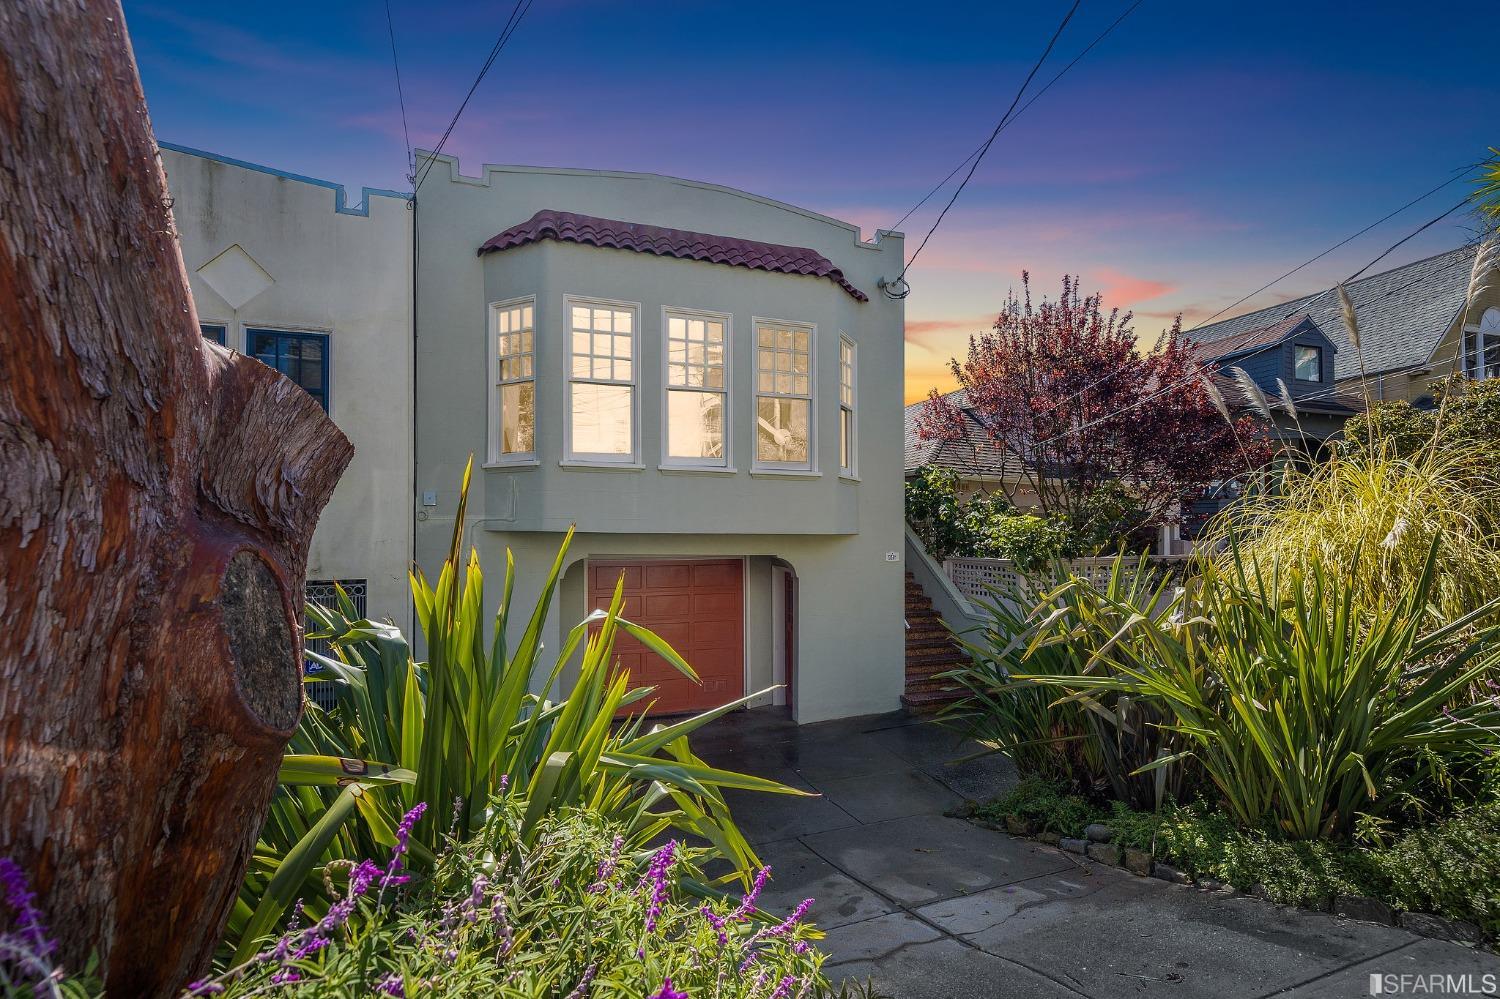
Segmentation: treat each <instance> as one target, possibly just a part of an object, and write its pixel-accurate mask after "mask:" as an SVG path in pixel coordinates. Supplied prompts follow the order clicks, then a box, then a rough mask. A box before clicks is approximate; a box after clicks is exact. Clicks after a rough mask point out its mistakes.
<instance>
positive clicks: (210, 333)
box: [198, 323, 225, 347]
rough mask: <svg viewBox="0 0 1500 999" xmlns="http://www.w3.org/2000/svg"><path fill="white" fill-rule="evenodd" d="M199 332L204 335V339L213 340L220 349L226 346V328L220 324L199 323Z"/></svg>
mask: <svg viewBox="0 0 1500 999" xmlns="http://www.w3.org/2000/svg"><path fill="white" fill-rule="evenodd" d="M198 332H200V333H202V334H203V339H205V340H212V341H213V342H214V343H216V344H218V345H219V346H220V347H223V346H225V344H224V327H223V326H222V325H221V324H219V323H199V324H198Z"/></svg>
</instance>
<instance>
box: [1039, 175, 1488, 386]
mask: <svg viewBox="0 0 1500 999" xmlns="http://www.w3.org/2000/svg"><path fill="white" fill-rule="evenodd" d="M1492 159H1493V158H1492ZM1486 162H1489V161H1486V160H1480V161H1479V162H1477V163H1470V164H1468V165H1467V166H1462V167H1459V168H1458V169H1457V170H1455V171H1454V172H1453V176H1451V177H1449V178H1448V179H1447V180H1445V181H1443V182H1442V183H1441V184H1439V185H1438V186H1437V187H1434V188H1432V189H1431V190H1430V191H1427V192H1426V193H1425V194H1421V195H1418V196H1417V197H1415V198H1413V199H1412V200H1410V201H1408V202H1407V203H1406V204H1404V205H1402V206H1401V207H1400V208H1398V209H1396V210H1395V211H1393V212H1391V213H1390V214H1388V215H1385V216H1384V217H1382V218H1381V219H1380V220H1379V221H1376V222H1372V223H1371V224H1370V225H1367V226H1365V227H1364V228H1363V229H1361V230H1360V231H1359V232H1356V233H1355V234H1354V235H1352V236H1350V237H1348V238H1347V239H1344V240H1342V241H1341V242H1338V243H1335V244H1334V245H1333V246H1330V247H1329V248H1328V249H1326V250H1324V251H1323V252H1322V253H1319V254H1318V255H1317V256H1314V257H1310V258H1309V259H1307V260H1304V261H1303V262H1302V263H1300V264H1298V265H1297V266H1296V267H1293V268H1292V269H1291V270H1289V271H1287V272H1286V273H1285V274H1282V275H1281V276H1280V277H1278V278H1276V279H1275V280H1273V281H1270V282H1267V283H1266V284H1263V285H1261V286H1260V287H1259V288H1257V289H1255V290H1254V291H1252V292H1251V293H1250V294H1248V295H1246V296H1244V297H1243V298H1241V299H1239V301H1237V302H1234V303H1232V304H1230V305H1227V306H1225V307H1224V308H1222V309H1220V310H1219V311H1218V312H1215V313H1214V314H1213V315H1211V316H1209V317H1208V318H1207V319H1205V320H1203V321H1202V322H1199V323H1197V324H1196V325H1194V326H1192V327H1190V328H1189V329H1186V330H1184V331H1183V332H1184V333H1192V332H1193V331H1194V330H1200V329H1202V328H1203V327H1205V326H1207V325H1208V324H1209V323H1211V322H1213V321H1214V320H1215V319H1217V318H1219V317H1220V316H1222V315H1223V314H1224V313H1226V312H1228V311H1229V310H1230V309H1233V308H1234V307H1235V306H1237V305H1242V304H1243V303H1245V302H1248V301H1249V300H1250V299H1252V298H1254V297H1255V296H1256V295H1259V294H1260V293H1261V292H1263V291H1266V290H1267V289H1269V288H1272V287H1274V286H1275V285H1277V284H1280V283H1281V282H1282V281H1284V280H1285V279H1286V278H1289V277H1291V276H1292V275H1293V274H1296V273H1297V272H1298V271H1300V270H1302V269H1303V268H1304V267H1306V266H1308V265H1309V264H1312V263H1316V262H1317V261H1319V260H1322V259H1323V258H1324V257H1326V256H1328V254H1330V253H1332V252H1334V251H1335V250H1338V249H1341V248H1343V247H1345V246H1347V245H1348V244H1349V243H1351V242H1353V241H1354V240H1356V239H1358V238H1359V237H1360V236H1363V235H1364V234H1365V233H1367V232H1369V231H1370V230H1372V229H1375V228H1377V227H1378V226H1381V225H1383V224H1384V223H1386V222H1389V221H1390V220H1391V219H1393V218H1395V217H1396V216H1397V215H1400V214H1401V213H1402V212H1404V211H1406V210H1407V209H1408V208H1410V207H1412V206H1413V205H1415V204H1417V203H1418V202H1421V201H1424V200H1426V199H1427V198H1429V197H1431V196H1432V195H1434V194H1436V193H1437V192H1438V191H1441V190H1442V189H1443V188H1445V187H1447V186H1448V185H1449V184H1452V183H1454V182H1456V181H1459V180H1462V179H1463V178H1464V176H1465V175H1466V174H1468V173H1469V172H1470V171H1471V170H1473V169H1475V168H1476V167H1480V166H1484V165H1485V163H1486ZM1456 207H1457V206H1455V208H1450V209H1448V211H1446V212H1444V213H1443V214H1442V215H1439V216H1438V217H1437V218H1435V219H1433V220H1432V221H1430V222H1428V223H1426V224H1425V225H1423V226H1422V227H1421V228H1420V229H1418V230H1416V232H1413V233H1411V234H1410V235H1408V236H1407V237H1406V238H1405V239H1403V240H1401V242H1400V243H1397V244H1396V245H1395V246H1392V247H1390V248H1389V249H1387V250H1386V251H1385V252H1384V253H1382V254H1381V255H1380V256H1379V257H1376V258H1375V259H1374V260H1372V261H1370V263H1368V264H1366V265H1365V266H1364V267H1363V268H1362V269H1361V270H1360V271H1359V273H1358V274H1355V275H1354V276H1353V277H1350V278H1349V279H1348V280H1349V281H1353V280H1355V279H1356V278H1358V277H1359V275H1360V274H1363V273H1364V272H1365V271H1367V270H1369V269H1370V268H1371V267H1373V266H1374V265H1375V264H1377V263H1379V262H1380V261H1381V260H1383V259H1384V258H1385V257H1387V256H1389V255H1390V254H1391V252H1392V251H1394V250H1396V249H1397V248H1398V247H1400V246H1401V245H1402V243H1405V242H1406V241H1407V240H1409V239H1411V238H1412V237H1414V236H1416V235H1417V234H1418V233H1420V232H1422V231H1423V230H1425V229H1427V228H1429V227H1431V226H1433V225H1436V224H1437V223H1438V222H1440V221H1442V220H1443V219H1444V218H1446V217H1447V216H1448V215H1451V214H1452V213H1453V212H1454V211H1455V210H1456ZM1328 290H1330V289H1325V290H1324V291H1323V292H1320V293H1319V296H1318V297H1321V295H1322V294H1326V293H1327V291H1328ZM1314 300H1316V299H1314ZM1309 304H1311V303H1309ZM1266 349H1269V348H1268V347H1261V348H1259V349H1257V350H1254V351H1251V352H1250V353H1248V354H1244V355H1242V356H1244V357H1250V356H1252V355H1254V354H1256V353H1259V352H1260V351H1261V350H1266ZM1124 370H1125V368H1124V367H1123V366H1122V367H1118V368H1115V369H1114V370H1113V371H1110V372H1108V373H1107V374H1105V375H1104V376H1103V377H1101V378H1099V379H1097V380H1095V381H1092V382H1090V383H1089V384H1087V385H1085V386H1084V387H1083V388H1081V389H1079V390H1078V391H1077V392H1074V393H1073V394H1072V395H1070V396H1068V397H1067V398H1066V399H1059V400H1058V401H1057V402H1055V403H1053V404H1052V405H1051V406H1048V407H1047V409H1046V410H1044V411H1043V413H1042V414H1041V415H1045V414H1046V413H1050V412H1052V411H1053V410H1054V409H1057V408H1058V407H1060V406H1064V405H1067V404H1068V403H1070V402H1072V401H1073V400H1074V399H1077V398H1079V397H1081V396H1083V395H1084V394H1085V393H1087V392H1092V391H1093V390H1094V389H1096V388H1098V387H1099V386H1100V385H1103V384H1104V383H1105V382H1107V381H1109V380H1110V379H1111V378H1113V377H1115V376H1116V375H1118V374H1119V373H1120V372H1122V371H1124Z"/></svg>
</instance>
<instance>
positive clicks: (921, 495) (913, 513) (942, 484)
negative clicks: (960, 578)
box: [906, 467, 973, 562]
mask: <svg viewBox="0 0 1500 999" xmlns="http://www.w3.org/2000/svg"><path fill="white" fill-rule="evenodd" d="M906 522H907V523H908V524H910V525H911V529H912V530H913V531H914V532H915V533H916V535H917V537H918V538H919V539H921V542H922V547H923V548H925V549H926V550H927V554H929V555H931V556H932V557H933V558H934V559H936V560H937V561H939V562H941V561H942V560H943V559H946V558H952V557H953V556H954V555H959V554H966V553H967V552H968V551H969V550H971V548H972V545H973V541H972V538H971V537H970V535H969V530H968V525H967V523H966V521H965V518H964V504H963V502H962V501H961V500H960V499H959V498H958V476H957V475H955V474H954V473H953V472H952V471H950V470H948V469H946V468H933V467H928V468H923V469H920V470H918V472H917V473H916V474H915V475H913V476H912V477H911V478H909V479H907V480H906Z"/></svg>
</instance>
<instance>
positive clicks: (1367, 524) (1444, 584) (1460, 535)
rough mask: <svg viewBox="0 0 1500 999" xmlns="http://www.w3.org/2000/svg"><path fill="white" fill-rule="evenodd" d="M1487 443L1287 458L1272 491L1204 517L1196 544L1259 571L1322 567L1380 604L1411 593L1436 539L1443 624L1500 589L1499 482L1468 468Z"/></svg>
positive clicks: (1283, 574) (1283, 573)
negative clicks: (1206, 527)
mask: <svg viewBox="0 0 1500 999" xmlns="http://www.w3.org/2000/svg"><path fill="white" fill-rule="evenodd" d="M1484 446H1486V445H1483V444H1477V445H1464V444H1459V443H1457V442H1455V443H1453V444H1451V445H1448V444H1445V445H1444V446H1443V447H1441V448H1438V447H1427V448H1422V449H1421V450H1420V451H1419V452H1418V453H1417V454H1415V455H1413V456H1412V457H1410V458H1402V457H1398V456H1396V455H1395V453H1394V452H1393V451H1392V450H1391V449H1389V448H1381V447H1377V448H1376V449H1375V450H1374V451H1373V452H1356V453H1351V454H1341V455H1337V456H1335V457H1333V458H1331V459H1329V460H1328V461H1325V462H1320V463H1316V464H1314V465H1312V466H1311V467H1299V466H1297V465H1288V466H1283V467H1282V468H1280V469H1278V470H1277V475H1278V481H1277V483H1276V484H1275V488H1272V489H1269V490H1263V491H1252V492H1251V493H1249V494H1247V495H1246V496H1245V497H1244V498H1243V499H1242V500H1241V501H1240V502H1239V503H1238V504H1236V505H1235V506H1233V507H1232V508H1230V509H1229V510H1226V511H1225V512H1224V515H1223V516H1221V517H1220V518H1218V519H1217V520H1216V521H1215V522H1214V523H1213V524H1212V525H1211V528H1210V531H1211V536H1210V539H1209V544H1207V545H1205V546H1204V547H1203V549H1202V550H1203V551H1205V552H1210V553H1214V552H1217V553H1220V554H1210V555H1208V556H1207V557H1209V558H1212V559H1216V560H1218V561H1220V562H1221V563H1222V562H1223V561H1224V560H1225V559H1227V558H1228V557H1229V556H1228V555H1225V554H1223V553H1224V552H1227V551H1228V550H1230V548H1231V547H1237V548H1238V550H1239V556H1240V558H1241V559H1242V560H1243V561H1244V563H1245V564H1246V565H1247V566H1249V567H1250V568H1252V569H1258V570H1260V571H1261V572H1262V573H1264V575H1265V576H1266V577H1267V578H1271V577H1272V576H1273V575H1275V576H1278V577H1279V578H1282V579H1288V578H1291V576H1292V573H1293V571H1295V572H1297V573H1304V574H1305V573H1308V572H1311V571H1312V569H1313V567H1314V566H1315V565H1316V566H1322V567H1323V569H1324V570H1326V571H1329V572H1332V573H1336V574H1338V575H1339V576H1340V577H1342V578H1348V579H1351V580H1353V581H1354V582H1355V583H1356V592H1357V593H1358V594H1359V595H1360V599H1361V600H1362V601H1363V603H1364V604H1365V606H1367V607H1376V606H1385V605H1389V604H1390V603H1391V602H1392V601H1394V600H1397V599H1399V598H1400V596H1401V594H1403V593H1404V592H1406V591H1407V589H1408V588H1409V587H1410V586H1411V585H1412V584H1413V583H1414V582H1415V580H1416V579H1417V578H1418V577H1419V576H1420V575H1421V572H1422V568H1423V564H1424V562H1425V560H1426V558H1427V554H1428V551H1429V549H1430V548H1431V546H1432V542H1433V539H1434V538H1436V537H1439V536H1440V537H1441V538H1442V545H1441V548H1440V549H1439V555H1438V559H1439V561H1438V565H1437V579H1436V581H1435V586H1434V590H1433V597H1434V600H1435V604H1436V609H1437V610H1438V612H1439V613H1440V614H1441V615H1442V616H1443V617H1444V618H1446V619H1450V620H1451V619H1453V618H1455V617H1457V616H1460V615H1462V614H1463V613H1464V612H1465V611H1468V610H1472V609H1473V608H1475V607H1478V606H1479V605H1481V604H1482V603H1484V602H1485V601H1486V600H1489V599H1491V598H1493V597H1494V596H1496V595H1497V594H1500V531H1497V511H1500V483H1497V482H1496V481H1495V480H1494V479H1492V478H1490V477H1488V476H1487V475H1486V474H1485V473H1482V472H1478V471H1476V469H1480V468H1483V467H1484V466H1485V462H1484V461H1483V460H1482V458H1483V456H1482V455H1480V454H1478V453H1477V450H1478V449H1479V448H1482V447H1484ZM1490 446H1492V445H1490ZM1274 569H1279V570H1280V571H1279V573H1277V572H1273V570H1274Z"/></svg>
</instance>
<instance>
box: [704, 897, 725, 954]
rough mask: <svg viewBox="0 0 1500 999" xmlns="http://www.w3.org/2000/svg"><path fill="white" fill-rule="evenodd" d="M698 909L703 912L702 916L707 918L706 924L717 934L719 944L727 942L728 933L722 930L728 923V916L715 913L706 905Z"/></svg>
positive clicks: (722, 944)
mask: <svg viewBox="0 0 1500 999" xmlns="http://www.w3.org/2000/svg"><path fill="white" fill-rule="evenodd" d="M698 911H699V912H701V913H703V918H704V919H706V920H708V925H710V926H712V927H713V928H714V932H715V933H717V934H718V935H719V946H720V947H722V946H724V945H725V944H727V943H729V934H728V933H727V932H725V930H724V927H725V926H727V925H728V924H729V917H727V916H720V915H716V914H715V913H714V910H712V909H710V908H709V907H708V906H706V905H705V906H704V907H703V908H701V909H699V910H698Z"/></svg>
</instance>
